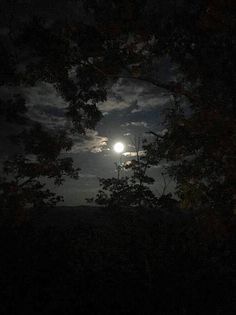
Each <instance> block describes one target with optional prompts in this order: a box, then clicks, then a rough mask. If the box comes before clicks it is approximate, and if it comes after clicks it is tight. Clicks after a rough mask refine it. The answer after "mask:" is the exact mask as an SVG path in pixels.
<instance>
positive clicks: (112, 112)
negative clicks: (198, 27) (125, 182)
mask: <svg viewBox="0 0 236 315" xmlns="http://www.w3.org/2000/svg"><path fill="white" fill-rule="evenodd" d="M4 7H5V12H12V14H13V13H15V16H16V17H17V18H15V19H14V21H13V23H14V26H15V27H17V23H21V22H22V21H27V20H28V19H29V17H30V16H33V15H34V14H37V15H38V16H42V17H43V18H45V19H48V21H50V20H53V19H54V18H55V16H56V17H57V18H58V17H60V16H61V17H62V18H65V19H71V20H72V19H78V20H82V21H83V22H86V23H87V24H89V23H93V19H92V18H91V17H90V16H88V15H86V14H85V12H84V11H83V10H82V9H81V6H80V3H79V2H74V1H50V5H49V4H48V2H46V1H45V2H44V1H34V2H31V1H21V3H19V2H17V3H15V4H12V3H11V2H4ZM16 13H17V14H16ZM8 19H9V16H7V15H4V13H2V17H1V27H0V35H1V36H3V37H4V36H7V34H8V30H7V27H6V25H5V24H7V23H8ZM91 40H92V39H91ZM152 71H153V73H155V75H156V76H157V77H158V78H159V80H161V81H162V82H168V81H173V80H175V77H176V75H178V71H177V69H176V67H175V65H173V64H171V63H170V60H169V59H168V57H166V58H164V59H163V60H159V61H154V64H153V68H152ZM151 75H153V74H151ZM4 89H5V88H4V86H3V87H1V93H2V95H3V94H4V93H6V95H9V94H10V95H11V94H14V93H17V92H20V93H22V94H23V95H24V96H25V98H26V105H27V107H28V109H29V110H28V114H27V115H28V117H29V118H30V119H32V120H33V121H39V122H40V123H42V124H43V125H44V126H46V127H48V128H57V127H60V126H61V127H66V125H67V124H68V121H67V120H66V118H65V116H64V113H65V108H66V106H67V104H66V103H65V101H63V99H62V98H61V97H60V95H59V94H58V93H57V92H56V90H55V89H54V88H53V86H52V85H50V84H48V83H44V82H41V83H38V84H37V85H36V86H34V87H30V88H24V89H20V90H19V91H18V90H16V89H15V88H14V90H11V89H9V88H7V89H5V90H4ZM169 104H170V96H169V95H168V93H167V92H166V91H165V90H162V89H159V88H157V87H156V86H153V85H152V84H151V83H147V82H144V81H139V80H135V79H122V78H120V79H117V80H115V81H113V82H111V83H110V86H109V87H108V98H107V101H105V102H103V103H100V104H98V108H99V109H100V110H101V112H102V113H103V118H102V120H101V121H100V122H99V123H98V124H97V126H96V128H95V130H87V133H86V135H85V136H81V135H74V136H73V140H74V146H73V148H72V150H71V151H70V152H67V153H64V154H65V155H66V156H71V157H72V158H73V160H74V163H75V166H78V167H80V168H81V171H80V178H79V180H71V179H67V180H66V182H65V184H64V185H62V186H60V187H54V186H53V185H51V183H48V185H49V186H50V188H52V189H53V190H55V189H56V190H55V191H56V192H57V193H59V194H62V195H64V199H65V204H66V205H77V204H84V203H85V198H88V197H93V196H94V195H95V194H96V192H97V190H98V188H99V181H98V177H112V176H117V175H116V170H115V164H114V163H115V162H116V161H117V159H118V155H117V154H116V153H115V152H114V151H113V150H112V147H113V145H114V143H115V142H117V141H122V142H123V143H124V144H125V152H124V157H123V160H124V161H128V160H129V159H130V158H131V157H132V151H134V148H133V147H132V142H133V141H134V139H135V138H137V137H140V138H141V139H144V138H148V137H150V135H148V132H149V131H154V132H165V126H164V125H163V124H162V123H163V110H164V109H166V108H167V107H168V105H169ZM1 131H2V132H1V143H4V146H5V149H4V152H3V151H2V152H1V158H2V159H4V158H5V157H6V156H7V154H12V153H15V148H14V147H12V145H11V144H10V142H9V141H8V140H7V137H6V136H7V135H9V133H11V132H13V130H12V128H11V129H9V128H8V126H6V125H4V124H2V125H1ZM14 131H15V130H14ZM130 152H131V153H130ZM160 172H161V167H160V166H158V167H155V168H151V169H150V175H151V176H153V177H154V178H155V179H156V182H155V184H154V185H153V190H154V192H155V193H157V194H158V189H160V188H161V184H162V180H161V179H160ZM171 186H172V185H170V187H169V189H170V190H171Z"/></svg>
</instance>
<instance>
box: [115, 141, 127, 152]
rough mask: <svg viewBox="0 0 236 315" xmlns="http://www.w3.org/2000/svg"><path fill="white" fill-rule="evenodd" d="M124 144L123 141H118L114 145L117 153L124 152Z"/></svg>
mask: <svg viewBox="0 0 236 315" xmlns="http://www.w3.org/2000/svg"><path fill="white" fill-rule="evenodd" d="M124 148H125V146H124V144H123V143H122V142H117V143H116V144H115V145H114V146H113V149H114V151H115V152H116V153H122V152H123V151H124Z"/></svg>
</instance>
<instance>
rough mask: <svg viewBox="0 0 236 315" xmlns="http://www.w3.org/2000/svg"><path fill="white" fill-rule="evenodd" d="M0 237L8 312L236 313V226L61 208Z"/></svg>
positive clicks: (163, 214)
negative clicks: (235, 252) (235, 258)
mask: <svg viewBox="0 0 236 315" xmlns="http://www.w3.org/2000/svg"><path fill="white" fill-rule="evenodd" d="M90 212H92V213H90ZM89 213H90V214H89ZM60 221H61V223H60ZM0 233H1V236H0V244H1V249H2V251H3V252H4V255H3V256H2V257H1V260H0V262H1V264H0V266H1V274H0V279H1V280H0V281H1V288H2V291H1V297H2V298H1V306H0V311H1V314H19V313H23V312H25V313H30V314H32V315H34V314H39V313H40V314H51V313H54V312H57V313H58V312H59V313H61V312H63V313H66V314H75V313H79V314H102V313H105V314H131V313H132V314H133V313H136V314H157V313H158V314H181V315H182V314H189V315H190V314H191V315H192V314H193V315H200V314H220V315H221V314H222V315H223V314H224V315H226V314H227V315H231V314H232V315H233V314H235V310H236V309H235V307H236V305H235V289H236V288H235V280H234V279H235V262H234V257H233V253H234V248H235V245H236V244H235V222H232V221H229V220H227V221H225V222H224V223H223V222H222V220H221V219H220V218H218V217H217V216H213V215H210V216H209V215H204V217H203V216H200V215H198V216H193V215H189V214H188V215H187V214H184V213H182V212H181V211H178V212H176V213H170V212H168V211H167V210H166V209H165V210H164V211H158V212H157V211H156V210H145V211H143V212H140V211H137V212H133V211H130V210H129V209H127V208H126V209H124V211H119V212H113V211H111V209H109V211H104V210H101V209H100V210H98V209H97V210H92V209H89V208H85V209H82V208H80V209H79V208H76V209H74V210H73V209H69V208H65V209H64V210H60V209H59V208H58V209H57V211H54V212H52V213H51V215H50V212H49V213H48V214H44V215H41V216H40V219H37V223H36V225H35V222H31V223H30V224H29V225H27V226H21V227H20V228H18V229H14V230H11V231H10V230H8V231H6V229H3V228H2V229H1V232H0ZM6 239H7V240H8V241H7V242H6Z"/></svg>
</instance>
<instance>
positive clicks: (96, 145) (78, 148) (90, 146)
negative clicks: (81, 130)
mask: <svg viewBox="0 0 236 315" xmlns="http://www.w3.org/2000/svg"><path fill="white" fill-rule="evenodd" d="M73 140H74V145H73V147H72V149H71V151H70V153H79V152H91V153H99V152H102V151H105V150H107V142H108V138H107V137H103V136H99V135H98V132H97V131H95V130H91V129H88V130H87V133H86V135H85V136H80V135H78V136H75V137H73Z"/></svg>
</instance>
